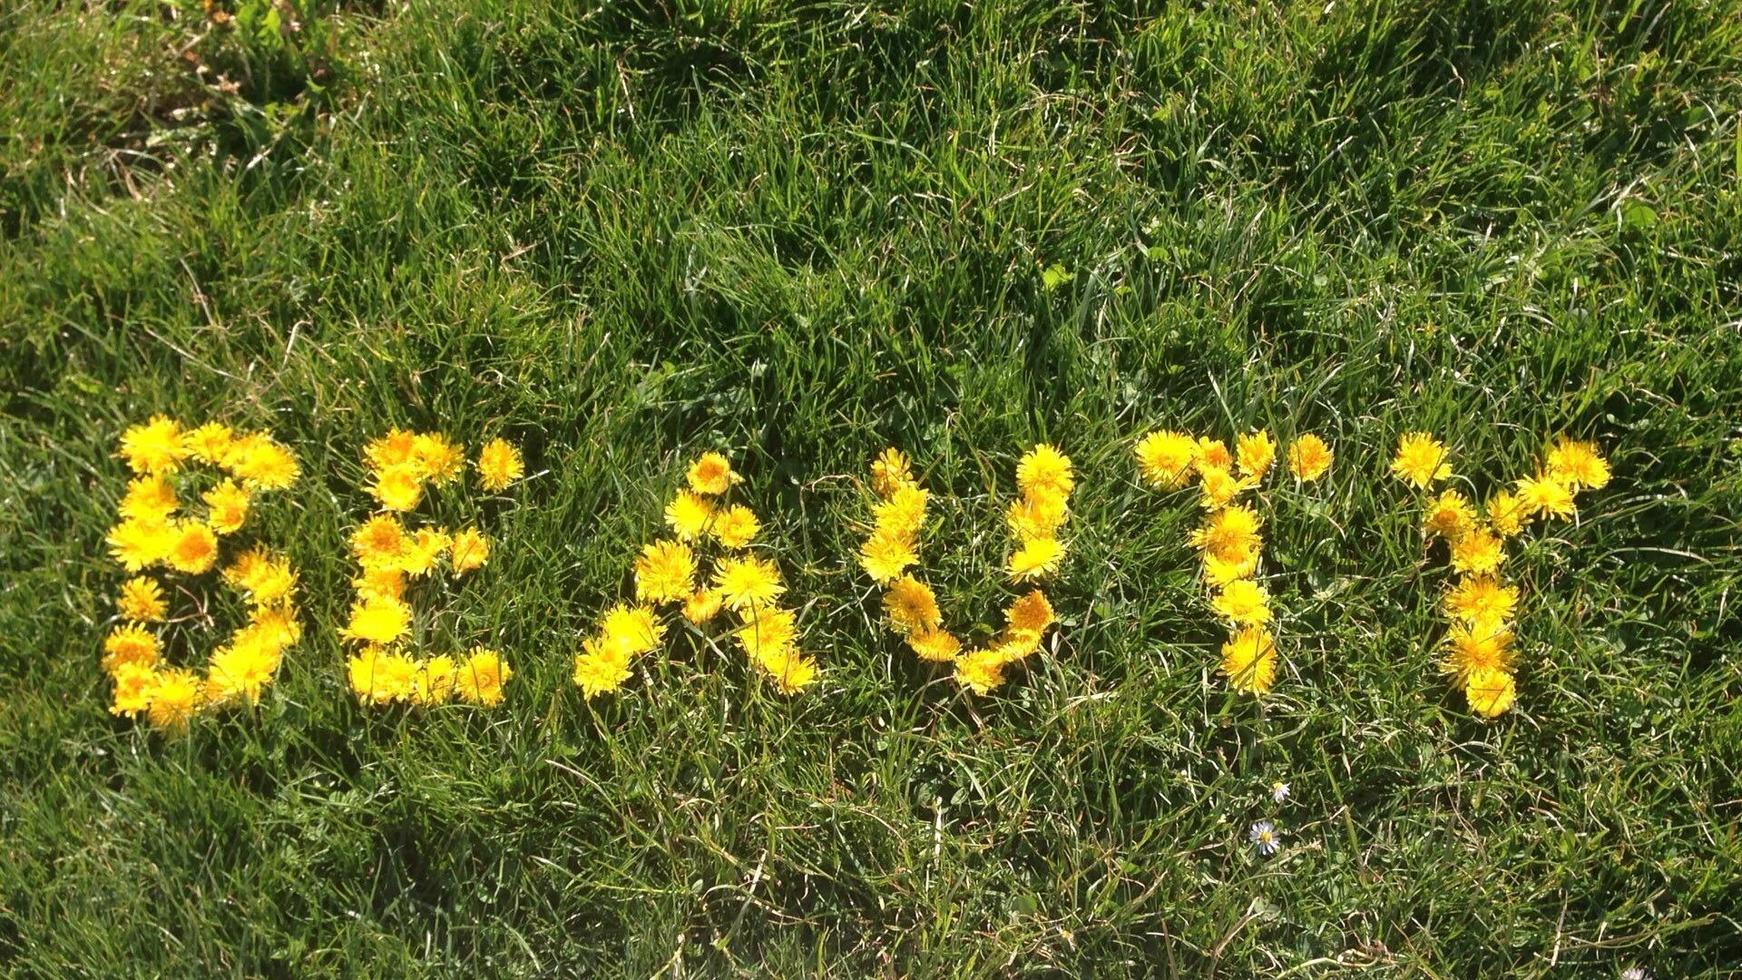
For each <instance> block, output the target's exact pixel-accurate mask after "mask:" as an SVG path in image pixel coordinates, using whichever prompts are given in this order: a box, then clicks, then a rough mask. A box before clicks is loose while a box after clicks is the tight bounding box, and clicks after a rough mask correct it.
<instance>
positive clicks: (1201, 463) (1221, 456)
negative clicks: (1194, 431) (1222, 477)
mask: <svg viewBox="0 0 1742 980" xmlns="http://www.w3.org/2000/svg"><path fill="white" fill-rule="evenodd" d="M1192 466H1193V467H1194V468H1196V469H1197V471H1198V472H1199V473H1202V472H1203V471H1204V470H1232V469H1233V468H1234V454H1233V453H1231V452H1229V451H1228V444H1227V443H1225V442H1223V441H1222V440H1220V439H1211V438H1210V437H1209V436H1199V437H1198V442H1197V445H1195V446H1193V447H1192Z"/></svg>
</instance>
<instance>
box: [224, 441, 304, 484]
mask: <svg viewBox="0 0 1742 980" xmlns="http://www.w3.org/2000/svg"><path fill="white" fill-rule="evenodd" d="M222 465H223V467H224V469H226V470H228V471H229V472H230V475H231V476H234V477H236V478H238V479H240V480H241V481H242V483H243V484H244V485H245V486H247V487H248V488H249V489H250V490H283V489H285V488H287V487H289V486H290V485H292V484H294V483H295V482H296V478H297V477H298V476H300V475H301V474H302V467H301V464H299V463H298V462H297V461H296V454H295V453H293V452H291V451H290V450H289V449H288V448H287V447H285V446H283V445H281V444H280V443H278V442H276V441H274V440H273V439H272V437H271V436H268V435H265V434H263V433H259V432H253V433H249V434H248V435H245V436H240V437H238V438H236V439H234V440H233V441H232V442H231V443H230V448H229V450H228V451H226V452H225V453H224V462H223V464H222Z"/></svg>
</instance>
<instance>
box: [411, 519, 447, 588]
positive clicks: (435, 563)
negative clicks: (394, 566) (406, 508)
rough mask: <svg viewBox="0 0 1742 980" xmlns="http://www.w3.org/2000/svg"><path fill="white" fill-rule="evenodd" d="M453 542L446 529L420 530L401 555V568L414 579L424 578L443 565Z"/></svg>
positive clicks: (431, 528) (424, 528) (412, 537)
mask: <svg viewBox="0 0 1742 980" xmlns="http://www.w3.org/2000/svg"><path fill="white" fill-rule="evenodd" d="M452 542H453V538H451V537H449V536H448V532H447V530H446V529H444V528H439V527H423V528H418V529H417V533H416V534H413V535H412V536H411V539H410V540H409V541H407V542H406V543H405V549H404V551H402V552H401V553H400V555H399V567H400V569H401V570H403V571H404V572H405V574H407V575H410V576H411V577H412V578H422V577H424V576H425V575H428V574H429V573H430V572H433V571H435V570H436V568H437V567H439V566H440V565H441V563H442V557H443V556H444V555H446V554H447V552H448V545H449V544H451V543H452Z"/></svg>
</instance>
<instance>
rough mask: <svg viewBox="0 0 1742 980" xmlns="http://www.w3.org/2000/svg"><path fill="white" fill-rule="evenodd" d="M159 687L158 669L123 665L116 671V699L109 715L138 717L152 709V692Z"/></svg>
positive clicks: (110, 707)
mask: <svg viewBox="0 0 1742 980" xmlns="http://www.w3.org/2000/svg"><path fill="white" fill-rule="evenodd" d="M156 686H157V669H156V668H155V667H142V666H140V665H139V664H122V665H121V666H120V667H118V668H116V670H115V699H114V702H113V703H112V704H111V705H110V706H109V713H110V714H112V715H120V716H123V717H127V718H135V717H138V716H139V714H140V713H141V712H143V711H145V710H146V709H148V708H150V707H151V692H152V689H153V688H155V687H156Z"/></svg>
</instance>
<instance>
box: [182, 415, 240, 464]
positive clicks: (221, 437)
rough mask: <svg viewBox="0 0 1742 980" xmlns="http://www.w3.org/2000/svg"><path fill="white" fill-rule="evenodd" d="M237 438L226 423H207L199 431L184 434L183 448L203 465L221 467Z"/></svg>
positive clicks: (192, 430)
mask: <svg viewBox="0 0 1742 980" xmlns="http://www.w3.org/2000/svg"><path fill="white" fill-rule="evenodd" d="M235 438H236V434H235V432H233V431H232V430H231V429H230V427H229V426H227V425H225V424H224V423H222V422H207V423H206V424H205V425H202V426H200V427H199V428H197V429H189V430H188V431H186V432H183V433H182V435H181V448H182V451H183V452H184V453H186V454H187V455H189V456H192V457H193V458H194V459H196V460H198V461H200V462H202V463H208V464H210V465H212V466H221V465H223V462H224V457H225V456H226V455H228V454H229V452H230V444H231V442H233V441H234V440H235Z"/></svg>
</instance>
